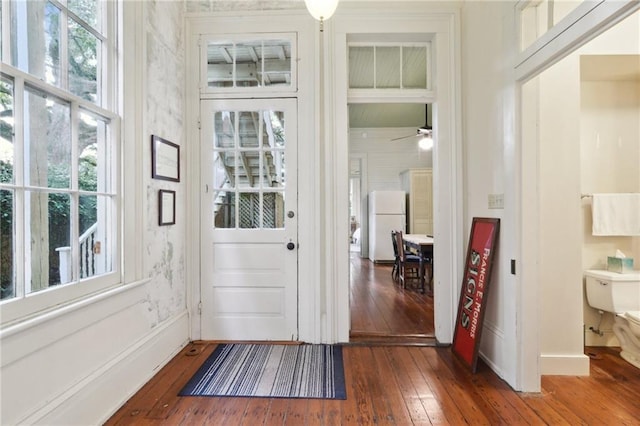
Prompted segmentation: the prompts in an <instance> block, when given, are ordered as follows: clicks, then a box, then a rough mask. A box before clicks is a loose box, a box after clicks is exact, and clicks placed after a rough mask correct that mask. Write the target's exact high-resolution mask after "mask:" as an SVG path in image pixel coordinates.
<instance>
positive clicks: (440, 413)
mask: <svg viewBox="0 0 640 426" xmlns="http://www.w3.org/2000/svg"><path fill="white" fill-rule="evenodd" d="M351 268H352V276H353V280H352V283H351V296H352V304H351V315H352V337H351V340H352V342H355V343H351V344H349V345H345V346H344V348H343V356H344V365H345V379H346V387H347V400H345V401H338V400H318V399H282V398H229V397H179V396H178V392H179V391H180V389H182V387H183V386H184V385H185V384H186V382H187V381H188V380H189V378H190V377H191V376H192V375H193V374H194V373H195V371H196V370H197V369H198V367H199V366H200V365H202V363H203V362H204V361H205V359H206V358H207V357H208V356H209V355H210V354H211V353H212V352H213V350H214V349H215V347H216V345H217V344H216V343H215V342H193V343H191V344H189V345H188V346H187V347H186V348H184V349H183V350H182V351H181V352H180V353H179V354H178V355H177V356H176V357H175V358H174V359H173V360H171V361H170V362H169V364H167V365H166V366H165V367H164V368H162V369H161V370H160V371H159V372H158V374H157V375H156V376H155V377H154V378H153V379H152V380H151V381H150V382H149V383H147V384H146V385H145V386H144V387H143V388H142V389H141V390H140V391H139V392H138V393H136V394H135V395H134V396H133V397H132V398H131V399H130V400H129V401H128V402H127V403H126V404H125V405H124V406H123V407H121V409H120V410H119V411H118V412H116V413H115V414H114V415H113V416H112V418H111V419H109V420H108V421H107V423H106V425H109V426H113V425H251V426H253V425H296V426H297V425H350V424H352V425H429V424H451V425H460V424H471V425H496V424H505V425H506V424H509V425H521V424H522V425H524V424H535V425H538V424H540V425H544V424H546V425H640V403H639V402H638V401H639V400H638V392H639V391H640V370H639V369H637V368H635V367H633V366H631V365H630V364H629V363H627V362H626V361H624V360H623V359H622V358H620V356H619V350H618V349H617V348H593V347H590V348H586V350H587V351H586V353H587V354H589V356H590V357H591V375H590V376H589V377H564V376H549V377H543V378H542V392H540V393H534V394H529V393H518V392H514V391H513V390H512V389H511V388H510V387H509V386H508V385H507V384H506V383H505V382H504V381H502V380H501V379H500V378H499V377H498V376H497V375H496V374H495V373H493V372H492V371H491V370H490V369H489V368H488V367H487V366H486V365H485V364H484V363H483V362H482V360H480V361H479V363H478V365H479V366H478V372H477V373H476V374H471V373H469V371H468V370H467V368H466V367H464V366H463V365H462V364H461V363H459V362H458V360H457V359H456V358H455V357H454V356H453V355H452V353H451V350H450V348H448V347H428V346H424V345H421V344H419V345H412V344H411V342H412V340H411V339H409V337H411V336H413V335H415V336H418V338H417V341H419V342H421V343H424V339H423V340H420V338H422V337H423V336H424V335H425V334H427V335H428V334H429V333H431V334H433V300H432V299H431V298H429V297H427V296H424V295H422V294H420V293H419V292H417V291H415V290H410V289H409V290H402V289H398V288H397V284H394V283H393V281H392V280H391V266H388V265H374V264H372V263H371V262H369V261H367V260H360V259H359V258H358V257H353V256H352V259H351ZM392 335H396V336H401V337H400V340H402V339H403V338H404V343H409V344H408V345H401V344H397V343H398V342H399V341H400V340H398V341H395V340H393V339H392V338H391V337H389V336H392ZM376 338H379V339H378V340H376ZM382 342H384V344H380V343H382ZM394 343H396V344H394Z"/></svg>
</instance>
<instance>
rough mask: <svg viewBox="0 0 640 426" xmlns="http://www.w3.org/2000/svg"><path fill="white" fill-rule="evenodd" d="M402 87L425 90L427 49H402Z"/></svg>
mask: <svg viewBox="0 0 640 426" xmlns="http://www.w3.org/2000/svg"><path fill="white" fill-rule="evenodd" d="M402 87H403V88H405V89H426V88H427V48H426V47H403V48H402Z"/></svg>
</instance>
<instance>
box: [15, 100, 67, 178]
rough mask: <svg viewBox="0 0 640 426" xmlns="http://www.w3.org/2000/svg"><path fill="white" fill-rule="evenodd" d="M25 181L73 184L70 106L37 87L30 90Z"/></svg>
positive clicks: (27, 101) (27, 111)
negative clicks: (38, 89) (41, 91)
mask: <svg viewBox="0 0 640 426" xmlns="http://www.w3.org/2000/svg"><path fill="white" fill-rule="evenodd" d="M24 116H25V143H26V148H25V174H26V176H25V181H26V182H28V184H29V185H31V186H40V187H49V188H69V187H70V183H71V178H70V177H71V167H70V165H71V130H70V121H71V119H70V108H69V105H68V104H67V103H63V102H61V101H59V100H57V99H56V98H53V97H51V96H46V95H44V94H42V93H40V92H38V91H36V90H34V89H27V90H26V98H25V103H24Z"/></svg>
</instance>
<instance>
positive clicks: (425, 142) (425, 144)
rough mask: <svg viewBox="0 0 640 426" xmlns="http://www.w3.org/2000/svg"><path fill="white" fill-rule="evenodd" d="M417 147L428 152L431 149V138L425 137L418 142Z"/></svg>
mask: <svg viewBox="0 0 640 426" xmlns="http://www.w3.org/2000/svg"><path fill="white" fill-rule="evenodd" d="M418 146H419V147H420V149H421V150H423V151H428V150H430V149H431V148H433V138H432V137H430V136H425V137H423V138H422V139H420V140H419V141H418Z"/></svg>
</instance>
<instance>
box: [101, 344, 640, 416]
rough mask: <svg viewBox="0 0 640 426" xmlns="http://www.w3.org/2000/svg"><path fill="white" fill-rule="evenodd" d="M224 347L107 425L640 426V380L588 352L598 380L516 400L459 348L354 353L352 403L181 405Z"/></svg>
mask: <svg viewBox="0 0 640 426" xmlns="http://www.w3.org/2000/svg"><path fill="white" fill-rule="evenodd" d="M215 347H216V343H212V342H194V343H191V344H189V345H188V346H187V347H186V348H185V349H184V350H183V351H182V352H181V353H180V354H178V355H177V356H176V357H175V358H174V359H173V360H172V361H171V362H170V363H169V364H167V365H166V366H165V367H164V368H163V369H161V370H160V371H159V372H158V374H157V375H156V376H155V377H154V378H153V379H152V380H151V381H150V382H149V383H147V384H146V385H145V386H144V387H143V388H142V389H141V390H140V391H139V392H138V393H137V394H136V395H134V396H133V397H132V398H131V399H130V400H129V401H128V402H127V403H126V404H125V405H124V406H123V407H122V408H121V409H120V410H119V411H118V412H116V413H115V414H114V415H113V416H112V418H111V419H109V420H108V421H107V422H106V425H109V426H113V425H251V426H253V425H296V426H297V425H349V424H352V425H412V424H415V425H429V424H451V425H460V424H470V425H497V424H504V425H507V424H508V425H525V424H527V425H529V424H535V425H538V424H539V425H544V424H547V425H638V424H639V423H640V404H639V403H638V390H639V389H640V370H639V369H637V368H635V367H633V366H631V365H630V364H628V363H627V362H626V361H624V360H623V359H622V358H620V356H619V355H618V351H617V350H616V349H612V348H588V352H589V353H590V354H592V355H593V358H592V361H591V375H590V376H589V377H563V376H554V377H543V378H542V392H541V393H535V394H529V393H518V392H514V391H513V390H511V388H510V387H509V386H508V385H507V384H505V383H504V382H503V381H502V380H501V379H500V378H499V377H497V376H496V374H495V373H493V372H492V371H491V370H490V369H489V368H488V367H487V366H486V365H485V364H484V363H483V362H482V361H480V362H479V367H478V372H477V373H476V374H471V373H469V372H468V370H467V369H466V368H465V367H463V366H462V364H461V363H459V362H458V361H457V359H455V358H454V357H453V355H452V353H451V350H450V349H449V348H436V347H415V346H383V345H373V346H358V345H346V346H344V348H343V355H344V365H345V379H346V387H347V399H346V400H343V401H340V400H319V399H284V398H230V397H179V396H177V395H178V392H179V391H180V389H181V388H182V387H183V386H184V385H185V383H186V382H187V381H188V380H189V378H190V377H191V375H192V374H193V373H194V372H195V371H196V370H197V368H198V367H199V366H200V365H201V364H202V363H203V362H204V360H205V359H206V358H207V357H208V356H209V355H210V354H211V353H212V352H213V350H214V348H215ZM193 353H196V355H193Z"/></svg>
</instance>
